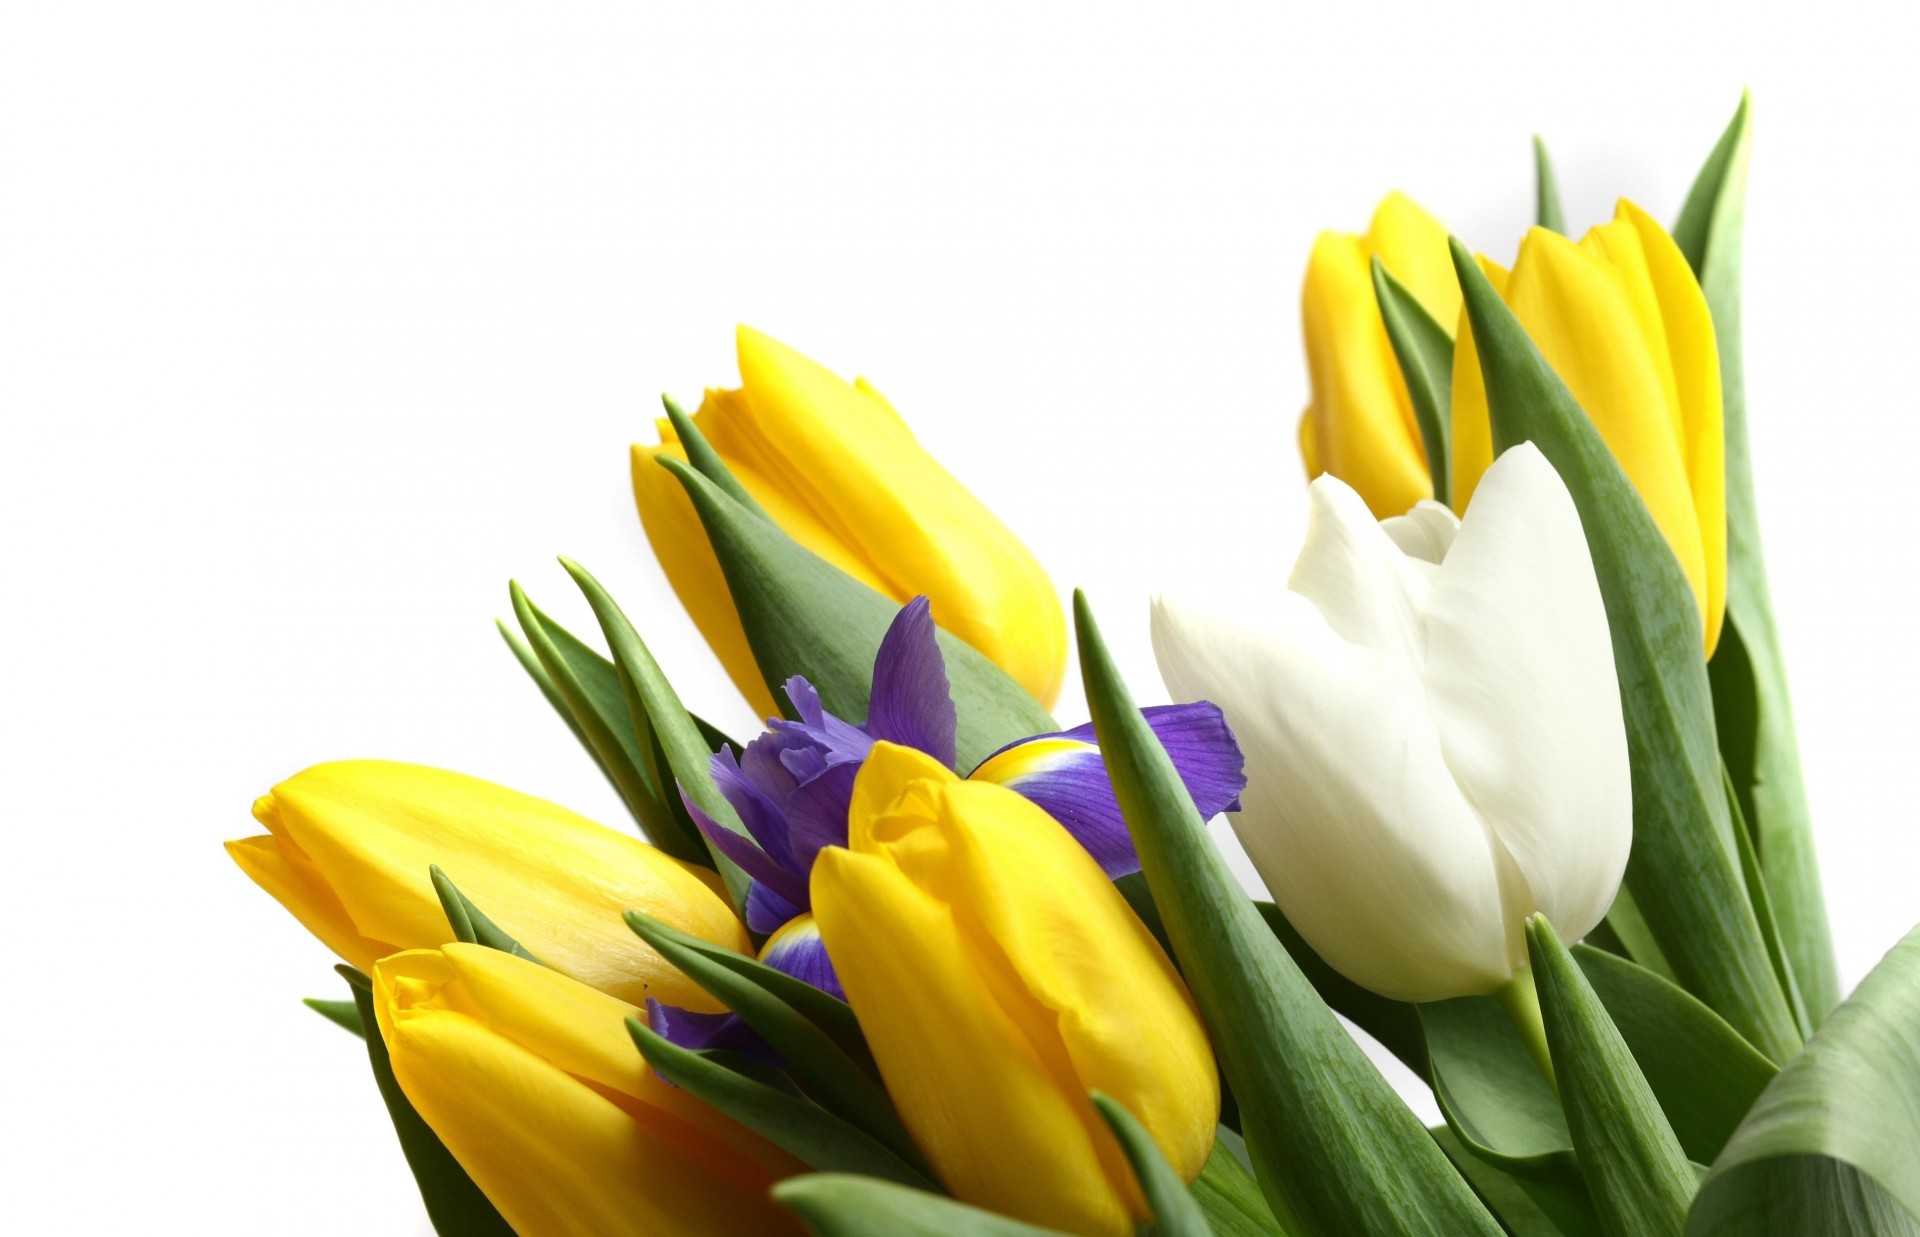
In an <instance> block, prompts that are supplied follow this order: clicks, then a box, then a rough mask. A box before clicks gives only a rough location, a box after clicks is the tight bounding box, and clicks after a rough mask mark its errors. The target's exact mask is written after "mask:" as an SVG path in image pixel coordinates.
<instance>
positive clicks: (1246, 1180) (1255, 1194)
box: [1193, 1131, 1286, 1237]
mask: <svg viewBox="0 0 1920 1237" xmlns="http://www.w3.org/2000/svg"><path fill="white" fill-rule="evenodd" d="M1238 1141H1239V1136H1238V1135H1236V1134H1234V1133H1233V1132H1232V1131H1225V1132H1224V1133H1223V1135H1222V1136H1221V1137H1219V1138H1217V1139H1215V1140H1214V1144H1213V1154H1212V1155H1210V1156H1208V1157H1207V1163H1206V1167H1204V1168H1202V1169H1201V1170H1200V1176H1199V1177H1197V1178H1195V1180H1194V1183H1193V1201H1194V1202H1195V1203H1197V1204H1199V1207H1200V1211H1201V1213H1202V1214H1203V1215H1205V1216H1206V1217H1207V1223H1208V1224H1210V1225H1211V1226H1212V1227H1213V1232H1214V1237H1286V1234H1285V1233H1284V1232H1283V1231H1282V1230H1281V1228H1280V1223H1279V1221H1277V1220H1275V1219H1274V1218H1273V1212H1272V1210H1271V1209H1269V1208H1268V1206H1267V1200H1266V1199H1265V1198H1262V1197H1261V1195H1260V1183H1259V1182H1257V1181H1255V1180H1254V1179H1253V1173H1252V1171H1251V1170H1250V1169H1248V1168H1247V1166H1246V1164H1245V1163H1243V1162H1242V1161H1241V1159H1240V1157H1239V1156H1237V1155H1235V1154H1234V1150H1233V1145H1232V1144H1233V1143H1236V1142H1238ZM1241 1150H1243V1151H1244V1150H1245V1147H1244V1145H1242V1146H1241Z"/></svg>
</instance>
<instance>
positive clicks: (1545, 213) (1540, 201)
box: [1533, 133, 1567, 236]
mask: <svg viewBox="0 0 1920 1237" xmlns="http://www.w3.org/2000/svg"><path fill="white" fill-rule="evenodd" d="M1533 189H1534V222H1535V223H1536V224H1538V225H1539V226H1540V227H1543V228H1545V229H1547V231H1549V232H1558V233H1560V234H1561V235H1562V236H1565V235H1566V233H1567V220H1566V215H1565V213H1564V212H1563V211H1562V210H1561V207H1560V185H1559V182H1558V181H1557V180H1556V179H1555V178H1554V175H1553V160H1552V159H1551V158H1549V157H1548V155H1547V143H1546V140H1545V139H1544V138H1542V137H1541V136H1540V135H1539V134H1538V133H1536V134H1534V135H1533Z"/></svg>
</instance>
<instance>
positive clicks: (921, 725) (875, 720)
mask: <svg viewBox="0 0 1920 1237" xmlns="http://www.w3.org/2000/svg"><path fill="white" fill-rule="evenodd" d="M934 630H935V629H934V622H933V614H932V610H931V608H930V606H929V604H928V601H927V599H926V598H925V597H916V598H914V599H913V600H912V601H910V602H908V603H907V604H906V605H905V606H904V607H902V608H901V611H900V613H899V614H898V615H896V616H895V618H894V620H893V622H892V624H891V625H889V626H888V628H887V633H886V635H885V636H884V637H882V638H881V641H880V649H879V652H878V653H877V654H876V655H875V657H874V661H873V689H872V692H871V695H870V697H869V700H868V706H867V720H866V724H865V725H860V726H856V725H854V724H853V723H851V722H848V721H844V720H842V719H840V718H838V717H835V716H834V715H833V714H831V713H829V712H827V711H826V710H825V709H824V708H822V707H821V705H820V694H819V693H818V692H817V691H815V690H814V688H813V685H812V684H811V683H809V682H807V680H806V679H804V678H802V677H800V676H799V675H795V676H794V677H793V678H790V679H788V680H787V681H786V691H787V698H788V699H789V700H791V701H792V702H793V707H794V710H795V712H797V713H799V714H800V720H799V721H787V720H785V719H781V718H774V719H771V720H769V721H768V722H767V730H766V732H765V733H764V734H762V735H760V736H759V737H758V738H756V739H754V740H753V741H752V742H751V743H749V744H747V747H746V750H745V751H744V752H742V753H741V754H740V756H739V757H738V758H737V759H736V758H735V756H734V754H733V751H732V750H731V749H730V748H722V749H721V750H720V751H718V752H716V753H715V754H714V756H713V760H712V766H711V767H712V771H713V780H714V783H715V784H716V786H717V787H718V788H719V791H720V794H721V795H722V796H723V797H724V798H725V799H726V801H727V802H728V803H729V804H731V805H732V807H733V809H734V811H735V812H737V813H739V815H740V822H741V824H743V825H744V826H745V827H746V830H747V834H748V835H749V836H748V837H742V836H741V835H740V834H738V833H735V832H733V831H732V830H730V829H727V828H725V827H724V826H722V825H720V824H719V823H717V822H716V821H714V820H713V819H712V818H711V817H709V816H708V815H707V814H706V813H704V812H702V811H701V810H700V809H699V808H698V807H697V806H695V805H694V803H693V802H692V801H691V800H689V799H688V798H687V797H686V794H685V792H684V791H683V792H682V794H681V800H682V802H684V803H685V804H686V807H687V811H688V813H689V814H690V815H691V816H692V817H693V821H694V823H695V824H696V825H698V826H699V827H700V830H701V832H702V833H704V834H705V835H706V836H707V838H708V839H709V840H711V841H712V842H713V844H714V847H715V848H716V849H717V850H719V851H720V852H721V853H722V854H724V855H726V856H727V858H728V859H731V860H732V861H733V862H734V863H735V864H737V865H739V867H740V869H741V870H742V871H743V872H745V873H746V874H747V875H748V876H749V877H751V878H752V880H753V884H752V886H751V888H750V889H749V890H748V894H747V906H746V917H747V926H748V927H750V928H752V929H753V930H754V931H755V932H757V933H762V934H779V935H778V936H777V937H776V939H774V940H771V941H769V942H768V947H767V950H766V953H765V957H764V958H763V961H765V962H766V963H767V965H769V966H772V967H774V968H775V969H777V970H781V971H784V972H786V973H787V974H790V975H794V976H796V977H797V978H800V979H804V980H806V981H807V982H808V983H811V984H813V985H814V986H816V987H819V988H823V989H826V990H827V991H829V992H832V993H834V995H836V996H838V995H840V993H839V987H840V985H839V983H838V981H837V980H836V979H835V978H834V976H833V969H832V966H831V964H830V963H829V962H828V961H827V958H826V953H825V950H824V949H823V948H821V947H820V943H819V934H818V933H817V932H815V931H810V930H809V931H799V930H796V931H793V932H788V933H780V930H781V929H782V928H784V927H786V926H787V925H788V924H789V923H791V921H793V920H794V919H796V918H797V917H799V916H800V915H802V914H805V913H806V912H808V911H809V910H811V908H812V901H811V899H810V898H809V896H808V892H807V881H808V876H809V874H810V873H811V872H812V871H813V860H814V857H815V856H816V855H818V854H819V853H820V849H821V848H822V847H824V846H845V845H846V844H847V813H848V811H849V809H850V808H851V806H852V803H853V781H854V778H855V777H856V776H857V775H858V774H859V772H860V766H861V764H862V763H863V762H864V761H865V760H866V758H867V753H868V752H870V751H872V750H873V745H874V743H875V742H878V741H882V740H884V741H885V742H888V743H898V744H900V745H902V746H905V747H912V748H916V749H918V750H920V751H922V752H925V753H926V754H927V755H929V756H932V757H933V758H934V759H936V760H938V761H940V762H941V763H942V764H944V765H946V766H947V767H948V768H950V769H951V768H953V767H954V761H955V758H956V756H955V734H956V731H957V729H958V717H957V714H956V711H955V709H954V703H953V694H952V688H951V685H950V684H949V683H948V681H947V667H946V659H945V657H944V656H942V654H941V652H940V645H939V642H938V641H937V640H936V639H935V638H934ZM1143 712H1144V713H1145V715H1146V718H1147V722H1148V724H1149V725H1150V726H1152V728H1153V731H1154V734H1155V735H1156V736H1157V737H1158V738H1159V739H1160V742H1161V744H1162V745H1163V746H1165V748H1166V749H1167V754H1168V755H1169V756H1171V757H1172V759H1173V763H1174V767H1175V768H1176V769H1177V770H1178V771H1179V773H1180V776H1181V779H1182V780H1183V781H1184V782H1185V783H1186V786H1187V790H1188V792H1189V793H1191V794H1192V795H1193V799H1194V803H1195V805H1196V806H1198V808H1199V809H1200V812H1201V815H1202V816H1205V817H1209V818H1210V817H1212V816H1214V815H1215V814H1217V813H1219V812H1223V811H1238V810H1239V807H1240V800H1239V795H1240V791H1241V790H1242V789H1243V788H1244V787H1245V786H1246V784H1247V779H1246V775H1245V773H1244V772H1243V765H1244V762H1243V760H1242V758H1241V755H1240V748H1239V745H1238V744H1237V743H1236V742H1235V741H1234V737H1233V731H1232V730H1231V729H1229V728H1228V726H1227V723H1226V719H1225V718H1224V717H1222V716H1221V713H1220V710H1219V709H1218V708H1217V707H1215V706H1214V705H1212V704H1209V703H1206V702H1204V701H1202V702H1199V703H1196V704H1179V705H1163V706H1158V707H1153V708H1148V709H1145V710H1143ZM1093 739H1094V737H1093V727H1092V725H1090V724H1089V725H1085V726H1076V727H1075V728H1073V729H1071V730H1063V731H1057V732H1054V733H1050V734H1042V735H1034V736H1032V737H1030V738H1026V739H1021V740H1019V741H1018V742H1016V743H1010V744H1008V745H1007V746H1006V747H1003V748H1001V749H1000V750H999V751H997V752H995V753H994V754H993V755H992V756H989V757H988V758H987V759H986V760H985V761H983V762H981V764H980V766H979V767H978V768H976V769H974V770H973V771H972V772H971V773H969V774H968V777H969V778H972V779H976V780H986V781H994V782H998V783H1000V784H1002V785H1005V786H1007V787H1010V788H1011V789H1013V790H1015V791H1018V792H1019V793H1020V794H1021V795H1024V796H1025V797H1026V798H1028V799H1030V800H1032V801H1033V802H1034V803H1037V804H1038V805H1039V806H1041V807H1042V808H1045V809H1046V810H1047V812H1048V813H1049V814H1051V815H1052V816H1053V818H1054V819H1055V820H1058V821H1059V822H1060V823H1061V824H1062V825H1064V826H1065V827H1066V829H1067V831H1068V832H1069V833H1071V834H1073V836H1074V837H1075V838H1077V839H1078V840H1079V842H1080V844H1081V845H1082V846H1085V847H1086V848H1087V851H1088V853H1089V854H1091V855H1092V856H1093V857H1094V858H1095V859H1096V860H1098V861H1099V863H1100V866H1101V867H1102V868H1103V869H1104V870H1105V871H1106V873H1107V875H1108V876H1110V877H1119V876H1124V875H1126V874H1127V873H1129V872H1137V871H1139V870H1140V860H1139V857H1138V856H1137V855H1135V854H1134V850H1133V841H1132V839H1131V838H1130V837H1128V835H1127V823H1126V819H1125V818H1124V817H1123V816H1122V815H1121V813H1120V805H1119V803H1118V802H1117V801H1116V800H1115V799H1114V795H1113V787H1112V785H1111V784H1110V783H1109V782H1108V780H1107V771H1106V765H1105V764H1104V763H1103V762H1102V761H1101V759H1100V751H1099V748H1098V747H1096V746H1095V745H1094V741H1093ZM956 772H957V770H956ZM802 927H804V928H807V929H811V924H810V923H809V924H806V925H795V928H796V929H799V928H802ZM648 1004H649V1009H650V1010H652V1018H651V1021H652V1022H653V1025H654V1029H655V1030H656V1031H659V1032H660V1033H661V1034H662V1035H665V1036H667V1037H668V1038H669V1039H673V1040H675V1042H678V1043H682V1044H683V1045H685V1046H688V1047H723V1046H732V1045H731V1044H730V1043H728V1042H727V1041H729V1040H731V1038H732V1037H734V1036H735V1035H736V1034H737V1033H738V1032H739V1031H740V1030H742V1029H743V1028H740V1027H738V1026H737V1020H732V1019H730V1018H729V1016H727V1015H697V1014H688V1013H686V1012H685V1011H680V1010H675V1009H673V1008H672V1007H670V1006H658V1005H657V1003H656V1002H649V1003H648Z"/></svg>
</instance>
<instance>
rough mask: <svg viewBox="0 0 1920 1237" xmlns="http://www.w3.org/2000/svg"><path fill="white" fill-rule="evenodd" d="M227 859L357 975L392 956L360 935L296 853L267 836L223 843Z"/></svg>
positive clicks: (378, 943) (383, 946)
mask: <svg viewBox="0 0 1920 1237" xmlns="http://www.w3.org/2000/svg"><path fill="white" fill-rule="evenodd" d="M227 854H228V855H230V856H232V858H233V861H234V862H235V863H236V864H238V865H239V866H240V870H241V871H242V872H245V873H246V874H247V876H248V877H249V878H250V879H251V880H252V881H253V883H254V884H256V885H258V886H260V888H262V889H264V890H266V891H267V892H268V893H270V894H272V895H273V899H274V901H276V902H278V903H280V905H282V906H284V907H286V908H287V910H288V911H289V912H291V913H292V915H293V917H294V918H295V919H297V920H299V921H300V926H301V927H303V928H305V929H306V930H307V931H309V932H311V933H313V934H314V935H315V936H317V937H319V938H320V943H321V944H322V945H325V946H326V947H327V948H328V949H331V950H332V951H333V952H334V953H336V954H339V955H340V956H341V957H342V958H344V959H346V960H347V961H348V962H349V963H351V964H352V965H353V966H354V967H356V968H358V969H359V970H362V971H364V970H368V969H369V968H371V967H372V966H373V964H374V962H375V961H376V960H378V959H380V958H384V957H386V956H387V955H388V954H390V953H392V952H394V949H395V946H394V945H393V944H391V943H390V942H387V941H375V940H369V939H368V938H366V937H364V936H362V935H360V931H359V929H357V928H355V927H354V926H353V918H352V916H350V915H348V914H347V908H346V907H344V906H342V905H340V899H339V898H336V897H335V896H334V895H333V890H331V889H329V888H327V883H326V881H324V880H322V879H321V878H320V875H319V874H318V873H317V872H315V871H314V870H313V865H312V864H311V863H309V862H308V861H307V857H306V856H305V855H303V854H301V853H300V849H299V848H298V847H296V846H293V845H291V844H290V843H285V842H282V841H280V840H279V839H277V838H274V837H272V836H271V835H269V836H267V837H263V838H242V839H240V840H239V841H237V842H228V843H227Z"/></svg>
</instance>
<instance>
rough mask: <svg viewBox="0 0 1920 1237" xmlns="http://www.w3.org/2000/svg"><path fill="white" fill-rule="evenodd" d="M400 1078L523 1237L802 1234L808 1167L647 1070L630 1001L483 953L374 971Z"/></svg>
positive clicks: (413, 959)
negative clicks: (800, 1198)
mask: <svg viewBox="0 0 1920 1237" xmlns="http://www.w3.org/2000/svg"><path fill="white" fill-rule="evenodd" d="M373 982H374V1016H375V1018H376V1019H377V1020H378V1022H379V1024H380V1034H381V1036H382V1037H383V1038H384V1039H385V1040H386V1044H387V1051H388V1053H389V1054H390V1056H391V1058H392V1062H393V1075H394V1078H395V1080H396V1081H398V1082H399V1084H400V1089H401V1090H402V1091H404V1092H405V1093H406V1096H407V1099H408V1100H410V1101H411V1102H412V1104H413V1106H414V1108H416V1109H417V1110H418V1111H419V1113H420V1116H421V1117H422V1118H423V1119H425V1121H426V1123H427V1124H428V1125H429V1126H431V1127H433V1132H434V1133H435V1134H437V1135H438V1136H439V1137H440V1141H441V1142H443V1143H445V1144H446V1146H447V1150H449V1151H450V1152H452V1153H453V1157H454V1159H456V1160H458V1161H459V1162H460V1166H461V1167H462V1168H464V1169H465V1170H466V1171H467V1175H468V1176H470V1177H472V1178H473V1181H474V1184H475V1185H477V1186H479V1187H480V1189H481V1191H482V1192H483V1193H484V1194H486V1196H487V1198H488V1199H489V1200H490V1201H491V1202H492V1203H493V1205H494V1207H495V1208H496V1209H498V1210H499V1212H500V1215H501V1217H502V1218H503V1219H505V1220H506V1221H507V1223H508V1224H510V1225H511V1226H512V1227H513V1230H514V1232H516V1233H519V1234H520V1235H521V1237H548V1235H549V1234H551V1235H552V1237H575V1235H579V1237H595V1235H596V1234H607V1235H608V1237H613V1235H615V1234H619V1235H621V1237H624V1235H625V1234H630V1233H661V1234H679V1233H686V1234H696V1233H697V1234H707V1233H789V1232H790V1233H798V1232H799V1231H800V1230H799V1226H798V1225H797V1224H795V1223H794V1222H793V1221H792V1220H791V1219H790V1218H789V1217H788V1215H787V1213H785V1212H784V1211H782V1210H781V1209H780V1208H779V1207H777V1206H775V1205H774V1204H773V1202H772V1201H771V1200H769V1198H768V1197H767V1191H768V1189H769V1188H770V1187H771V1186H772V1185H773V1183H774V1182H776V1181H778V1180H780V1179H781V1178H783V1177H787V1176H791V1175H793V1174H795V1173H798V1172H803V1171H805V1170H804V1168H803V1167H802V1166H801V1164H800V1163H799V1162H798V1161H797V1160H794V1159H793V1158H792V1157H790V1156H788V1155H787V1154H786V1153H785V1152H783V1151H781V1150H779V1149H778V1148H777V1147H775V1146H773V1145H772V1144H771V1143H768V1142H766V1141H765V1140H764V1139H762V1138H760V1137H759V1136H758V1135H755V1134H752V1133H749V1132H748V1131H747V1130H746V1129H745V1128H744V1127H742V1126H739V1125H736V1124H735V1123H734V1122H732V1121H731V1120H728V1119H727V1118H725V1117H723V1116H721V1115H720V1114H719V1113H718V1112H716V1111H715V1110H714V1109H712V1108H710V1107H708V1106H707V1105H706V1104H705V1103H704V1102H702V1101H700V1100H698V1099H695V1098H694V1097H693V1096H691V1095H689V1094H687V1093H686V1092H684V1091H681V1090H680V1089H678V1088H677V1087H674V1086H672V1085H670V1084H668V1083H666V1082H664V1081H662V1080H661V1079H660V1077H659V1076H658V1075H656V1074H655V1073H654V1072H653V1070H652V1069H651V1068H650V1067H649V1066H648V1065H647V1063H646V1062H645V1061H644V1060H643V1059H642V1058H641V1056H640V1053H639V1051H638V1050H637V1049H636V1048H635V1047H634V1045H633V1040H632V1039H631V1038H629V1036H628V1034H627V1030H626V1020H627V1019H628V1018H632V1017H642V1014H641V1011H640V1010H639V1009H637V1008H635V1007H634V1006H632V1005H629V1004H627V1003H626V1002H624V1001H621V1000H618V999H616V998H614V997H611V996H608V995H606V994H605V993H603V992H597V991H595V990H594V989H592V988H589V987H587V986H586V985H584V984H581V983H577V982H575V981H574V980H571V979H568V978H567V977H566V976H564V975H562V974H560V973H559V972H557V971H551V970H547V969H545V968H543V967H541V966H539V965H538V964H537V963H532V962H527V961H525V960H523V959H520V958H516V957H514V956H513V955H511V954H506V953H501V952H500V951H498V950H494V949H487V948H485V947H483V946H479V945H462V944H453V945H448V946H446V947H445V948H444V949H438V950H431V949H420V950H409V951H407V952H405V953H399V954H395V955H393V956H392V957H390V958H385V959H382V960H381V961H380V962H379V963H377V964H375V966H374V968H373Z"/></svg>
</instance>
